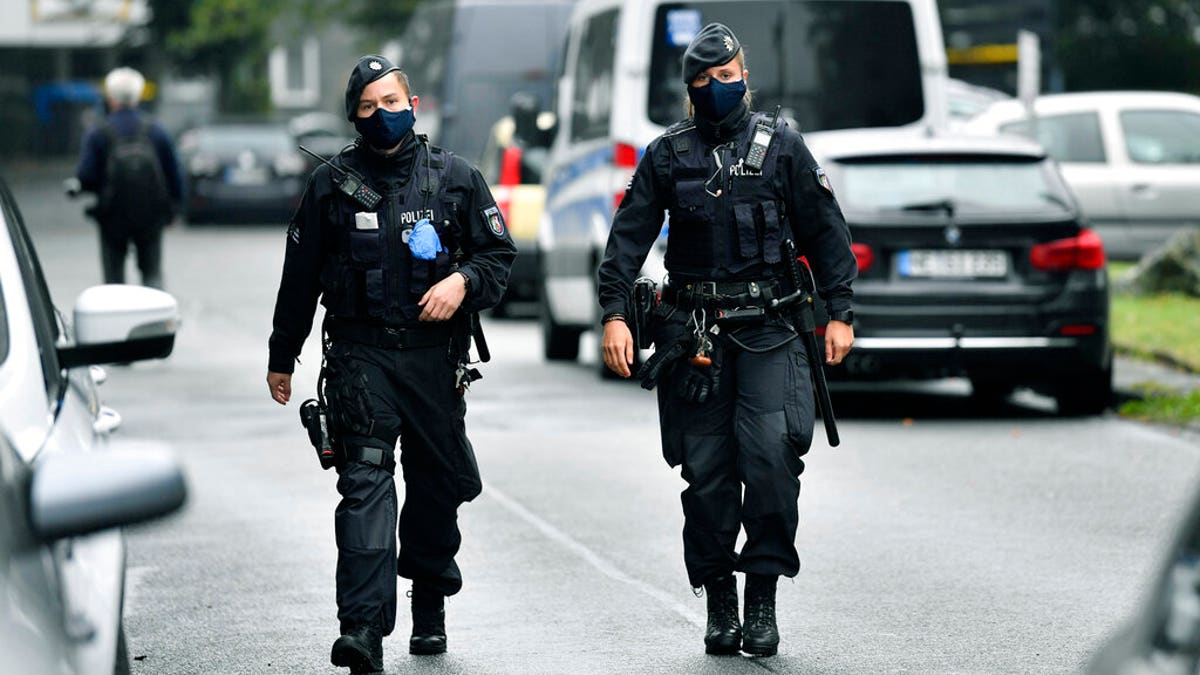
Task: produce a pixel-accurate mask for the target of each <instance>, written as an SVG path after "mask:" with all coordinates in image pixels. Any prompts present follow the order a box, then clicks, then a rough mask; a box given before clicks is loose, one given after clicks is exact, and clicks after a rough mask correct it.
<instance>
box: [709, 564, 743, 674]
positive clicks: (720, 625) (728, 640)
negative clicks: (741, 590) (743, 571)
mask: <svg viewBox="0 0 1200 675" xmlns="http://www.w3.org/2000/svg"><path fill="white" fill-rule="evenodd" d="M704 593H705V595H707V596H708V628H707V629H706V630H705V631H704V651H705V653H707V654H736V653H737V652H738V648H739V647H741V646H742V622H741V620H740V619H739V618H738V593H737V579H735V578H734V577H733V575H732V574H726V575H725V576H723V577H717V578H716V579H711V580H709V582H708V583H706V584H704Z"/></svg>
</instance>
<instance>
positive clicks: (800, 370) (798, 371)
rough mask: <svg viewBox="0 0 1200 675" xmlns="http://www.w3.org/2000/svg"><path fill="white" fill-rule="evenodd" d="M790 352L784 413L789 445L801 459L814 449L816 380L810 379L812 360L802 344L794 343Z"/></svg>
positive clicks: (795, 341) (796, 341) (790, 347)
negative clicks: (814, 382) (810, 362)
mask: <svg viewBox="0 0 1200 675" xmlns="http://www.w3.org/2000/svg"><path fill="white" fill-rule="evenodd" d="M786 349H787V350H788V368H787V372H788V382H787V383H788V387H787V396H786V397H785V398H784V402H783V411H784V416H785V417H786V418H787V442H788V445H790V446H791V447H792V449H793V450H795V451H796V455H797V456H803V455H804V454H805V453H807V452H808V449H809V447H811V446H812V439H813V425H814V424H815V413H814V411H813V407H814V402H813V388H812V378H810V377H809V371H808V367H809V366H808V357H807V355H806V354H805V353H804V347H803V346H802V344H801V342H800V340H793V341H792V342H791V343H790V344H789V345H788V346H787V347H786Z"/></svg>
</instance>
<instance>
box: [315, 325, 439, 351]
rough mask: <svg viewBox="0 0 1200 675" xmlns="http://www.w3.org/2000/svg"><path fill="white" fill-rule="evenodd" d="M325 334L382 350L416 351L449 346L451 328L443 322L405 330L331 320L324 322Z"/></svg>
mask: <svg viewBox="0 0 1200 675" xmlns="http://www.w3.org/2000/svg"><path fill="white" fill-rule="evenodd" d="M325 331H326V332H327V333H329V337H330V338H332V339H334V340H346V341H347V342H357V343H359V344H364V345H369V346H372V347H382V348H383V349H417V348H420V347H437V346H444V345H447V344H449V343H450V325H449V324H448V323H447V322H444V321H442V322H437V323H431V324H430V325H429V326H428V327H425V326H421V327H408V326H387V325H382V324H373V323H363V322H361V321H347V320H345V319H331V320H329V321H327V322H325Z"/></svg>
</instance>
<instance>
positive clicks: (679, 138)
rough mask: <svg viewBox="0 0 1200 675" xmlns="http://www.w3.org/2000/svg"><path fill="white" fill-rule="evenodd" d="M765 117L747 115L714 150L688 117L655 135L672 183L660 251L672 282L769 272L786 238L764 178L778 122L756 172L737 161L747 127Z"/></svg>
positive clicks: (778, 204) (770, 167)
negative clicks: (741, 129)
mask: <svg viewBox="0 0 1200 675" xmlns="http://www.w3.org/2000/svg"><path fill="white" fill-rule="evenodd" d="M766 117H767V115H765V114H763V113H756V114H754V115H752V116H751V117H750V120H749V122H748V125H747V127H746V131H745V133H742V134H739V135H738V137H737V139H736V140H735V141H733V142H731V143H729V144H724V145H719V146H717V147H716V148H710V147H708V146H707V145H706V144H705V143H704V141H703V140H702V139H701V137H700V132H699V131H697V130H696V127H695V125H694V124H692V123H691V122H685V123H681V124H679V125H677V126H675V127H672V128H671V129H668V130H667V132H666V133H665V134H663V141H664V142H665V143H666V144H667V146H668V147H669V148H670V157H671V169H670V184H671V185H673V186H674V189H675V198H674V199H673V200H671V208H670V224H669V225H670V227H669V230H668V236H667V255H666V267H667V271H668V272H670V273H671V278H672V279H673V280H676V281H679V280H696V279H701V280H710V279H712V280H715V279H763V278H769V277H772V276H774V274H775V273H776V266H777V265H778V263H779V261H780V259H781V256H780V248H779V247H780V244H781V243H782V241H783V238H784V237H785V236H790V234H789V233H788V229H787V227H788V226H787V219H786V217H785V213H784V202H783V199H782V196H781V195H780V194H778V192H777V190H776V188H775V187H774V181H773V180H772V178H773V177H774V174H775V171H776V169H777V164H778V159H779V147H780V146H781V145H783V142H782V139H781V138H780V136H781V135H782V132H781V130H782V129H783V128H784V127H785V126H786V125H785V124H784V122H783V121H782V120H781V121H779V122H777V123H776V125H775V134H774V136H773V140H772V142H771V145H770V148H769V149H768V151H767V155H766V159H765V160H764V161H763V167H762V171H761V172H758V171H754V170H753V169H751V168H750V167H748V166H746V165H745V164H744V160H743V158H744V157H745V156H746V152H747V150H749V147H750V140H751V138H752V135H753V131H754V125H755V124H756V123H757V122H758V121H759V120H760V119H764V118H766ZM718 158H719V161H720V169H719V170H718Z"/></svg>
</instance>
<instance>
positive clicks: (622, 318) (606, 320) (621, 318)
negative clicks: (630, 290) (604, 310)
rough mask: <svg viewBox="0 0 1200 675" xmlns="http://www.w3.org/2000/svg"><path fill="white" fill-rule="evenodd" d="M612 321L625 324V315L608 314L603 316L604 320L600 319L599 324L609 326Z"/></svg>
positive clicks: (618, 313)
mask: <svg viewBox="0 0 1200 675" xmlns="http://www.w3.org/2000/svg"><path fill="white" fill-rule="evenodd" d="M613 321H620V322H621V323H625V315H624V314H622V313H620V312H610V313H608V314H605V315H604V318H602V319H600V323H601V324H602V325H607V324H610V323H612V322H613Z"/></svg>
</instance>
